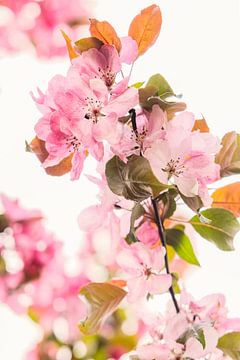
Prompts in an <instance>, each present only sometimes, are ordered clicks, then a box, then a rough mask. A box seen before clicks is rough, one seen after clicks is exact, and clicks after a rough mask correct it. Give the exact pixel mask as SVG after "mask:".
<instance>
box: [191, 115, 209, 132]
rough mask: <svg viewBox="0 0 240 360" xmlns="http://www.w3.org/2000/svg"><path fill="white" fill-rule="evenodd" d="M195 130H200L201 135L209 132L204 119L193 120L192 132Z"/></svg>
mask: <svg viewBox="0 0 240 360" xmlns="http://www.w3.org/2000/svg"><path fill="white" fill-rule="evenodd" d="M196 130H200V132H202V133H205V132H209V131H210V129H209V127H208V124H207V122H206V120H205V119H204V118H203V119H200V120H195V123H194V126H193V128H192V131H196Z"/></svg>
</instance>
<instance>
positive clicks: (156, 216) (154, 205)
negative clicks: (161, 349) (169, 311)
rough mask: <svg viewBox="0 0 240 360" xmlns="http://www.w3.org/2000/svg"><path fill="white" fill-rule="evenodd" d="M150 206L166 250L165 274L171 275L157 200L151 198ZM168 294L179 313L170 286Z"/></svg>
mask: <svg viewBox="0 0 240 360" xmlns="http://www.w3.org/2000/svg"><path fill="white" fill-rule="evenodd" d="M152 205H153V210H154V217H155V222H156V225H157V228H158V233H159V237H160V240H161V243H162V246H163V247H164V248H165V250H166V254H165V257H164V261H165V267H166V272H167V274H170V275H171V273H170V270H169V263H168V255H167V246H166V238H165V234H164V228H163V223H162V220H161V218H160V216H159V213H158V208H157V200H156V199H154V198H152ZM169 292H170V295H171V297H172V301H173V304H174V306H175V309H176V312H177V313H179V312H180V309H179V306H178V303H177V300H176V297H175V293H174V290H173V287H172V286H171V287H170V288H169Z"/></svg>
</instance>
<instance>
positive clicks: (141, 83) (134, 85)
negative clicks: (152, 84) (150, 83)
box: [130, 81, 145, 89]
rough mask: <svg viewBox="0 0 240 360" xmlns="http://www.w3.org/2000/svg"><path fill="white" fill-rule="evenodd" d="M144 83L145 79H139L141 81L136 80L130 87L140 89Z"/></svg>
mask: <svg viewBox="0 0 240 360" xmlns="http://www.w3.org/2000/svg"><path fill="white" fill-rule="evenodd" d="M144 83H145V81H139V82H136V83H135V84H132V85H131V86H130V87H134V88H136V89H139V88H140V87H142V86H143V84H144Z"/></svg>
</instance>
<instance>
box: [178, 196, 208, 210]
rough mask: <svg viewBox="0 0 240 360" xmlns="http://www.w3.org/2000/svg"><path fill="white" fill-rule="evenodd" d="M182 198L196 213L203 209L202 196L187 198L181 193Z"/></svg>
mask: <svg viewBox="0 0 240 360" xmlns="http://www.w3.org/2000/svg"><path fill="white" fill-rule="evenodd" d="M180 196H181V198H182V200H183V201H184V203H185V204H186V205H187V206H188V207H189V208H190V209H191V210H193V211H194V212H199V210H200V209H201V208H202V207H203V202H202V200H201V198H200V196H193V197H187V196H185V195H183V194H181V193H180Z"/></svg>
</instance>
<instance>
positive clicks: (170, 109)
mask: <svg viewBox="0 0 240 360" xmlns="http://www.w3.org/2000/svg"><path fill="white" fill-rule="evenodd" d="M157 92H158V89H157V88H156V87H155V86H153V85H148V86H146V87H145V88H141V89H139V90H138V94H139V103H140V105H141V107H142V108H144V109H145V110H147V111H151V110H152V107H153V105H156V104H157V105H159V106H160V108H161V109H162V110H163V111H166V113H167V117H168V120H171V119H172V118H173V117H174V116H175V113H176V112H179V111H183V110H185V109H186V104H185V103H183V102H173V101H171V102H170V101H165V100H163V99H161V98H160V97H159V96H157Z"/></svg>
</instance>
